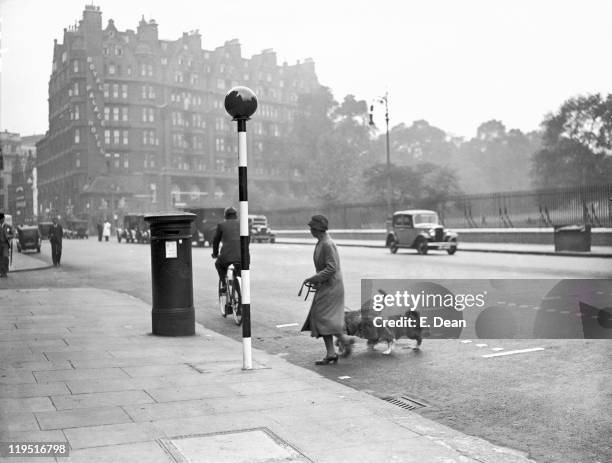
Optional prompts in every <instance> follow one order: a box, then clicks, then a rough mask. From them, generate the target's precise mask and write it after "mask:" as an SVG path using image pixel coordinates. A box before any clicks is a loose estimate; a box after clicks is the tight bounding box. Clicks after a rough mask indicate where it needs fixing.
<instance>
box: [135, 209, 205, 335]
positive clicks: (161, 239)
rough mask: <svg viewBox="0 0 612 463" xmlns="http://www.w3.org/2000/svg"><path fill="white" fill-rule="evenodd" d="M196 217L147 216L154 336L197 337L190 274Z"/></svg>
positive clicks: (192, 215)
mask: <svg viewBox="0 0 612 463" xmlns="http://www.w3.org/2000/svg"><path fill="white" fill-rule="evenodd" d="M194 219H195V214H190V213H182V212H181V213H175V212H169V213H163V214H147V215H146V216H145V221H147V222H148V223H149V225H150V228H151V280H152V287H153V309H152V311H151V319H152V325H153V334H156V335H160V336H190V335H193V334H195V311H194V308H193V281H192V273H191V223H192V222H193V220H194Z"/></svg>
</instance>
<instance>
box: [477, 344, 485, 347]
mask: <svg viewBox="0 0 612 463" xmlns="http://www.w3.org/2000/svg"><path fill="white" fill-rule="evenodd" d="M476 347H487V345H486V344H476Z"/></svg>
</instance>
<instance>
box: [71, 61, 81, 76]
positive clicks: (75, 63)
mask: <svg viewBox="0 0 612 463" xmlns="http://www.w3.org/2000/svg"><path fill="white" fill-rule="evenodd" d="M72 70H73V71H74V72H75V73H76V72H79V60H78V59H75V60H74V61H73V62H72Z"/></svg>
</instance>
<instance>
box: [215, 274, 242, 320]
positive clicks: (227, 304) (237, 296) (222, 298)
mask: <svg viewBox="0 0 612 463" xmlns="http://www.w3.org/2000/svg"><path fill="white" fill-rule="evenodd" d="M240 281H241V278H240V266H239V265H238V264H230V266H229V267H228V268H227V276H226V277H225V291H223V285H222V284H221V281H219V310H220V311H221V315H222V316H223V318H225V317H227V316H228V315H230V314H231V315H232V318H233V319H234V323H235V324H236V325H238V326H240V324H241V323H242V296H241V292H240Z"/></svg>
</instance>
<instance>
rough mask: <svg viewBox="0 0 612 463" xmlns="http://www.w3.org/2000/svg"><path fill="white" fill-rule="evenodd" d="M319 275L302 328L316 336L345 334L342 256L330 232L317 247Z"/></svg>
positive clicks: (315, 276)
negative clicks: (343, 332)
mask: <svg viewBox="0 0 612 463" xmlns="http://www.w3.org/2000/svg"><path fill="white" fill-rule="evenodd" d="M313 260H314V265H315V269H316V272H317V273H316V275H314V276H312V277H311V278H310V280H311V281H312V283H314V284H315V285H316V288H317V292H316V293H315V296H314V299H313V300H312V306H311V307H310V312H309V313H308V317H307V318H306V321H305V322H304V326H303V327H302V331H310V335H311V336H313V337H317V338H318V337H319V336H324V335H330V334H341V333H342V329H343V326H344V284H343V282H342V272H341V271H340V256H339V255H338V250H337V249H336V245H335V244H334V242H333V241H332V239H331V238H330V237H329V235H328V234H327V233H326V234H325V235H324V236H323V237H322V238H321V240H320V241H319V242H318V243H317V245H316V247H315V250H314V256H313Z"/></svg>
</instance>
